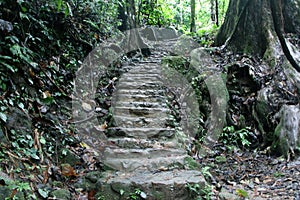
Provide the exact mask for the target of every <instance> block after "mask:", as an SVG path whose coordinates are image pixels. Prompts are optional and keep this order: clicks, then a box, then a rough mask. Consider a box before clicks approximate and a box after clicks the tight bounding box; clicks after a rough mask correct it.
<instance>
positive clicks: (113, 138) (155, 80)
mask: <svg viewBox="0 0 300 200" xmlns="http://www.w3.org/2000/svg"><path fill="white" fill-rule="evenodd" d="M161 57H162V51H161V50H159V48H156V51H153V50H152V55H151V57H150V58H148V59H147V60H144V61H142V62H139V63H138V64H136V65H134V66H131V67H130V70H128V71H127V72H126V73H124V74H123V75H122V77H121V78H120V79H119V82H118V84H117V86H116V90H115V92H114V95H113V101H112V113H113V118H114V121H115V124H116V126H115V127H109V128H108V130H107V137H108V140H109V142H110V143H111V144H114V145H113V146H110V147H107V148H106V149H105V150H104V152H103V157H104V160H103V163H104V165H105V166H106V167H107V168H108V169H109V170H107V171H106V173H105V175H104V177H103V179H102V180H101V191H102V194H103V198H104V199H109V200H111V199H130V198H129V196H130V195H135V196H136V197H137V199H150V200H155V199H168V200H172V199H174V200H175V199H176V200H181V199H193V196H192V195H191V191H190V190H189V189H188V187H187V184H190V185H194V184H197V185H198V186H200V187H205V180H204V178H203V176H202V175H201V172H200V171H199V169H197V164H196V163H195V162H194V161H193V159H192V158H191V157H190V156H189V155H188V154H187V151H186V149H185V147H186V144H185V142H183V141H185V139H186V140H188V138H184V137H186V136H184V135H182V134H180V131H178V129H177V127H174V126H172V125H170V124H172V123H171V122H172V121H173V120H174V117H173V116H172V114H171V110H170V107H168V97H167V95H166V88H165V87H164V84H163V81H162V80H163V79H162V73H161V65H160V61H161Z"/></svg>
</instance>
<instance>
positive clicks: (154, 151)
mask: <svg viewBox="0 0 300 200" xmlns="http://www.w3.org/2000/svg"><path fill="white" fill-rule="evenodd" d="M103 155H104V157H105V158H106V159H142V158H145V159H156V158H169V157H176V156H183V155H186V151H185V150H183V149H173V148H146V149H123V148H115V149H112V148H106V150H105V151H104V152H103Z"/></svg>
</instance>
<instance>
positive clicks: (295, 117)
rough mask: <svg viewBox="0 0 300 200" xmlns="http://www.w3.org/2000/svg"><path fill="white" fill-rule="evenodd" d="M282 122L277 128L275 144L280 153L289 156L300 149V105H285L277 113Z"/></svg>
mask: <svg viewBox="0 0 300 200" xmlns="http://www.w3.org/2000/svg"><path fill="white" fill-rule="evenodd" d="M276 116H277V117H279V118H280V122H279V124H278V125H277V127H276V129H275V133H274V134H275V136H276V137H278V141H275V142H274V144H273V146H274V147H276V149H277V150H278V151H279V153H280V154H282V155H285V156H286V157H289V156H290V154H292V155H294V154H295V153H297V152H299V150H300V105H299V104H298V105H283V106H282V108H281V109H280V111H279V112H278V113H277V114H276Z"/></svg>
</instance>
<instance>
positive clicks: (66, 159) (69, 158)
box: [59, 149, 81, 166]
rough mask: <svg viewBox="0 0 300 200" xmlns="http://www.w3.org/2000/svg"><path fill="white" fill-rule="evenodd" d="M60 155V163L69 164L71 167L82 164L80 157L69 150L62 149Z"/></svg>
mask: <svg viewBox="0 0 300 200" xmlns="http://www.w3.org/2000/svg"><path fill="white" fill-rule="evenodd" d="M63 152H64V155H63ZM60 155H61V156H60V157H59V162H60V163H67V164H70V165H71V166H74V165H77V164H78V163H80V162H81V160H80V157H79V156H78V155H76V154H75V153H73V152H71V151H70V150H68V149H62V150H61V151H60Z"/></svg>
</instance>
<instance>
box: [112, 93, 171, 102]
mask: <svg viewBox="0 0 300 200" xmlns="http://www.w3.org/2000/svg"><path fill="white" fill-rule="evenodd" d="M118 102H151V103H163V102H166V97H165V96H161V95H159V94H157V95H154V94H153V95H150V94H135V95H131V94H115V96H114V97H113V104H114V105H115V104H117V103H118Z"/></svg>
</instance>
